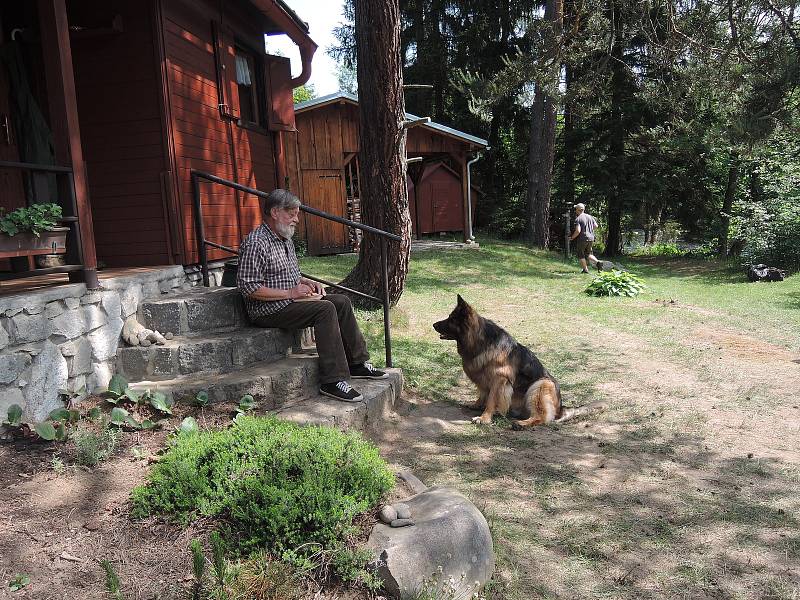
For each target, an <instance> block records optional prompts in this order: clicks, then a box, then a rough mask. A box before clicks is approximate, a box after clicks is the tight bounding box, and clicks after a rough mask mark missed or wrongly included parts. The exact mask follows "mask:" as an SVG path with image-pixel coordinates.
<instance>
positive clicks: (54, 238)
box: [0, 227, 69, 258]
mask: <svg viewBox="0 0 800 600" xmlns="http://www.w3.org/2000/svg"><path fill="white" fill-rule="evenodd" d="M68 231H69V227H53V229H50V230H48V231H43V232H42V233H41V234H40V235H39V236H38V237H37V236H35V235H33V234H32V233H30V232H28V231H26V232H24V233H18V234H17V235H11V236H9V235H5V234H2V233H0V258H12V257H14V256H38V255H40V254H64V253H65V252H66V251H67V232H68Z"/></svg>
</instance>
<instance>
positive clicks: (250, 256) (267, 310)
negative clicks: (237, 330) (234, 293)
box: [236, 223, 300, 320]
mask: <svg viewBox="0 0 800 600" xmlns="http://www.w3.org/2000/svg"><path fill="white" fill-rule="evenodd" d="M299 282H300V265H298V264H297V255H296V254H295V252H294V243H293V242H292V240H285V239H283V238H282V237H280V236H279V235H277V234H275V233H274V232H273V231H272V230H271V229H270V228H269V227H267V224H266V223H264V224H263V225H260V226H259V227H257V228H256V229H254V230H253V231H252V232H250V233H249V234H248V235H247V237H246V238H244V240H242V244H241V245H240V246H239V273H238V275H237V276H236V286H237V287H238V288H239V292H241V294H242V296H244V305H245V308H247V314H248V315H249V316H250V319H251V320H254V319H256V318H258V317H263V316H266V315H271V314H273V313H276V312H278V311H279V310H281V309H283V308H286V307H287V306H289V305H290V304H291V303H292V301H291V300H288V299H287V300H255V299H253V298H250V297H249V296H250V294H252V293H253V292H255V291H256V290H258V289H260V288H261V287H268V288H273V289H279V290H289V289H291V288H293V287H294V286H296V285H297V284H298V283H299Z"/></svg>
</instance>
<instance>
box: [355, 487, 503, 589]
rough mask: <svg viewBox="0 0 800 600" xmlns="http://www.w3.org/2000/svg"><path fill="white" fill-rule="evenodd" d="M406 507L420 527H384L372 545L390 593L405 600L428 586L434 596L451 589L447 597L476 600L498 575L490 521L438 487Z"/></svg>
mask: <svg viewBox="0 0 800 600" xmlns="http://www.w3.org/2000/svg"><path fill="white" fill-rule="evenodd" d="M404 502H405V503H406V504H408V506H409V508H410V509H411V515H412V516H413V519H414V523H415V525H413V526H411V527H401V528H392V527H389V526H388V525H385V524H383V523H378V524H377V525H376V526H375V528H374V529H373V530H372V534H371V535H370V537H369V541H368V542H367V546H368V547H369V548H370V549H372V550H373V552H374V553H375V556H376V557H377V564H378V575H379V577H380V578H381V579H383V581H384V585H385V589H386V591H387V592H388V593H389V594H390V596H392V597H394V598H401V599H403V600H405V599H406V598H409V599H410V598H415V597H417V596H418V594H419V593H420V592H422V591H423V590H425V588H426V586H427V588H428V589H427V591H428V592H433V591H434V590H436V591H444V590H448V592H447V593H449V594H451V596H447V597H454V598H470V597H471V596H472V594H473V593H474V592H476V591H478V590H479V589H480V588H482V587H483V586H484V585H485V584H486V582H487V581H488V580H489V578H490V577H491V576H492V572H493V571H494V550H493V548H492V536H491V534H490V533H489V525H488V524H487V523H486V519H485V518H484V517H483V515H482V514H481V512H480V511H479V510H478V509H477V508H476V507H475V505H474V504H472V503H471V502H470V501H469V500H467V499H466V498H465V497H464V496H463V495H461V494H459V493H458V492H456V491H455V490H453V489H451V488H446V487H438V486H434V487H431V488H428V489H427V490H426V491H424V492H422V493H421V494H417V495H416V496H412V497H411V498H409V499H408V500H404ZM426 582H427V583H426ZM431 588H434V589H431Z"/></svg>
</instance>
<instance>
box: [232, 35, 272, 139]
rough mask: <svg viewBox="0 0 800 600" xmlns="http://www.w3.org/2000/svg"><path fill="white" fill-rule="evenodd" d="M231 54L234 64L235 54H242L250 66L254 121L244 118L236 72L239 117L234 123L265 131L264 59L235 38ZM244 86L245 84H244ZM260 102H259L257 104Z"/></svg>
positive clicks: (265, 91) (246, 127) (265, 92)
mask: <svg viewBox="0 0 800 600" xmlns="http://www.w3.org/2000/svg"><path fill="white" fill-rule="evenodd" d="M233 54H234V64H235V61H236V56H238V55H242V56H244V57H245V58H246V59H248V63H249V64H250V66H251V67H252V70H251V73H250V76H251V78H252V85H251V86H250V88H251V90H252V92H253V93H252V94H251V98H252V103H253V106H252V108H253V111H254V113H255V115H254V116H255V118H256V120H255V121H249V120H245V119H244V112H243V111H242V94H241V89H240V86H241V85H242V84H240V83H239V82H238V80H237V79H236V73H234V74H233V76H234V80H235V81H236V87H237V91H238V92H239V94H238V95H239V99H238V100H239V106H238V107H237V108H238V110H239V118H238V119H236V124H237V125H238V126H239V127H242V128H244V129H252V130H254V131H258V132H262V133H263V132H265V131H267V127H266V122H267V121H266V119H267V115H266V112H267V90H266V82H265V81H264V64H265V63H264V59H263V57H262V56H261V55H259V53H258V52H256V51H255V50H253V49H252V48H251V47H250V46H249V45H247V44H245V43H243V42H242V41H241V40H238V39H237V40H235V41H234V44H233ZM245 87H246V86H245ZM259 102H260V104H259Z"/></svg>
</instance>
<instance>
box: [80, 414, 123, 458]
mask: <svg viewBox="0 0 800 600" xmlns="http://www.w3.org/2000/svg"><path fill="white" fill-rule="evenodd" d="M119 438H120V432H119V431H118V430H116V429H112V428H110V427H108V426H107V425H106V423H105V422H102V423H100V429H99V430H95V429H90V428H88V427H83V426H82V427H79V428H78V429H77V430H76V431H75V434H74V435H73V436H72V441H73V442H74V443H75V462H76V463H78V464H79V465H83V466H85V467H94V466H96V465H97V464H99V463H101V462H102V461H104V460H106V459H107V458H108V457H109V456H111V455H112V454H114V450H116V448H117V443H118V442H119Z"/></svg>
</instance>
